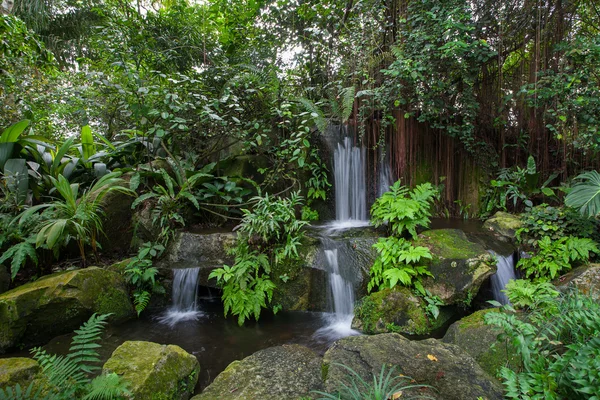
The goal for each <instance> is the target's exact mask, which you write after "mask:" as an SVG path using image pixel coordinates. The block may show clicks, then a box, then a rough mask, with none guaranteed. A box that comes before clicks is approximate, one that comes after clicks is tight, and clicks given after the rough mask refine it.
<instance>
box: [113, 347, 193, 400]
mask: <svg viewBox="0 0 600 400" xmlns="http://www.w3.org/2000/svg"><path fill="white" fill-rule="evenodd" d="M102 371H103V372H105V373H112V372H114V373H116V374H117V375H120V376H121V377H123V379H125V380H126V381H127V382H128V383H129V390H130V391H131V393H132V399H137V400H146V399H169V400H187V399H189V398H190V396H191V394H192V393H193V392H194V386H195V385H196V382H197V381H198V374H199V373H200V364H199V363H198V359H196V357H194V356H193V355H191V354H189V353H187V352H186V351H185V350H183V349H182V348H181V347H179V346H175V345H168V346H165V345H160V344H158V343H152V342H135V341H131V342H125V343H123V344H122V345H120V346H119V347H117V349H116V350H115V351H114V352H113V354H112V356H111V357H110V358H109V359H108V361H106V363H105V364H104V367H103V369H102Z"/></svg>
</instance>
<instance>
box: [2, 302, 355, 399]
mask: <svg viewBox="0 0 600 400" xmlns="http://www.w3.org/2000/svg"><path fill="white" fill-rule="evenodd" d="M200 310H201V312H200V313H199V314H198V315H197V319H196V320H194V319H192V320H186V321H181V322H179V323H176V324H175V325H173V326H171V325H169V324H165V323H160V322H159V318H160V317H162V316H164V315H165V312H166V311H157V312H155V313H153V314H148V315H146V316H142V317H141V318H139V319H135V320H131V321H128V322H126V323H124V324H122V325H119V326H110V327H108V328H107V329H106V332H105V335H104V338H103V340H102V349H101V358H102V362H103V363H104V361H106V360H107V359H108V358H109V357H110V355H111V354H112V352H113V351H114V350H115V349H116V348H117V347H118V346H119V345H121V344H122V343H123V342H125V341H127V340H142V341H149V342H156V343H160V344H176V345H178V346H180V347H181V348H183V349H184V350H186V351H187V352H188V353H190V354H193V355H194V356H196V357H197V358H198V361H199V362H200V368H201V370H200V377H199V380H198V385H197V386H196V393H199V392H200V391H201V390H202V389H203V388H205V387H206V386H207V385H208V384H210V382H212V381H213V380H214V378H215V377H216V376H217V375H218V374H219V373H220V372H221V371H223V370H224V369H225V367H227V365H229V364H230V363H231V362H233V361H235V360H241V359H242V358H244V357H247V356H249V355H251V354H252V353H254V352H256V351H258V350H261V349H265V348H267V347H272V346H278V345H282V344H290V343H296V344H301V345H304V346H307V347H309V348H311V349H313V350H315V351H316V352H318V353H320V354H323V353H324V352H325V351H326V350H327V348H328V347H329V346H330V345H331V344H332V343H333V342H334V341H335V340H337V339H339V338H341V337H345V336H349V335H351V334H356V333H357V332H354V331H352V330H350V329H349V324H348V323H344V322H349V321H341V322H340V321H335V317H334V316H333V315H332V314H327V313H311V312H282V313H279V314H277V315H276V316H273V315H270V314H269V313H267V312H263V314H262V315H261V318H260V321H259V322H252V321H250V322H246V324H244V326H242V327H240V326H238V324H237V322H236V320H235V319H233V318H227V319H225V318H223V309H222V307H221V304H220V300H219V299H214V298H213V299H204V300H202V301H201V302H200ZM346 325H348V326H346ZM71 337H72V335H64V336H60V337H57V338H55V339H53V340H52V341H51V342H50V343H48V344H47V345H46V346H44V348H45V349H46V350H47V351H48V352H50V353H57V354H65V353H66V352H67V351H68V348H69V344H70V341H71ZM17 356H29V355H28V352H27V351H23V352H19V353H16V354H15V353H13V354H6V355H4V357H17Z"/></svg>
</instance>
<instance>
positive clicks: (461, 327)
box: [442, 308, 516, 376]
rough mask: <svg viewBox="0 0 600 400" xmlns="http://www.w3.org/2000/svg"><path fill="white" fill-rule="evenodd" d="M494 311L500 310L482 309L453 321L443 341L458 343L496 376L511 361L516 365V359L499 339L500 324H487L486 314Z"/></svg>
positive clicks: (489, 372)
mask: <svg viewBox="0 0 600 400" xmlns="http://www.w3.org/2000/svg"><path fill="white" fill-rule="evenodd" d="M493 312H500V310H499V309H497V308H490V309H487V310H480V311H477V312H475V313H473V314H471V315H469V316H467V317H465V318H462V319H461V320H459V321H457V322H455V323H453V324H452V325H450V328H448V331H447V332H446V335H445V336H444V338H443V339H442V341H443V342H445V343H452V344H455V345H457V346H458V347H460V348H461V349H463V350H464V351H466V352H467V353H468V354H469V355H471V357H473V358H474V359H475V360H476V361H477V363H478V364H479V365H480V366H481V368H483V370H484V371H486V372H487V373H488V374H490V375H492V376H496V374H497V371H498V369H499V368H500V367H502V366H507V365H510V364H511V363H515V366H516V359H514V357H513V355H512V354H508V353H507V349H506V346H504V345H503V344H502V343H501V342H499V341H498V335H499V334H501V333H502V332H503V330H502V329H501V328H500V327H498V326H495V325H486V324H485V319H484V318H485V315H486V314H488V313H493Z"/></svg>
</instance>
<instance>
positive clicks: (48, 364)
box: [0, 314, 130, 400]
mask: <svg viewBox="0 0 600 400" xmlns="http://www.w3.org/2000/svg"><path fill="white" fill-rule="evenodd" d="M109 316H110V314H105V315H96V314H94V315H92V316H91V317H90V319H89V320H88V321H87V322H85V323H84V324H83V325H82V326H81V327H80V328H79V329H78V330H76V331H75V336H73V339H71V347H70V348H69V353H68V354H67V355H65V356H61V355H54V354H48V353H47V352H46V351H45V350H43V349H42V348H40V347H36V348H33V349H32V350H31V353H32V355H33V358H34V359H35V360H37V361H38V362H39V364H40V366H41V368H42V374H41V375H42V376H43V377H44V378H45V379H43V380H42V379H40V380H37V381H34V382H32V383H31V385H30V386H29V387H28V388H27V389H22V388H20V387H17V388H14V389H13V388H6V389H0V399H25V398H27V399H29V398H31V399H53V400H61V399H73V398H80V399H86V400H93V399H96V400H111V399H120V398H123V397H124V396H126V395H128V394H130V393H129V391H128V390H127V384H126V383H125V382H123V380H122V379H121V378H120V377H119V376H118V375H117V374H114V373H112V374H101V375H99V376H97V377H95V378H93V379H91V378H90V374H92V373H93V371H96V370H98V369H99V368H100V367H99V366H97V365H95V364H97V363H98V362H100V357H99V354H98V350H97V349H98V348H100V347H101V346H100V345H99V344H98V343H97V342H98V341H99V340H100V338H101V335H102V333H103V329H104V326H105V325H106V322H107V321H106V320H107V319H108V317H109ZM19 392H25V393H29V394H27V395H26V396H25V397H23V396H21V397H19V395H17V394H16V393H19ZM29 396H31V397H29Z"/></svg>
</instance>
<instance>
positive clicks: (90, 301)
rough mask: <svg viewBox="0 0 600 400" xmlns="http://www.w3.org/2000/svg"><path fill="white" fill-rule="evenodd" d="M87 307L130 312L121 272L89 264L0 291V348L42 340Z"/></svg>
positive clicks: (117, 315)
mask: <svg viewBox="0 0 600 400" xmlns="http://www.w3.org/2000/svg"><path fill="white" fill-rule="evenodd" d="M93 313H98V314H108V313H112V314H113V315H112V317H111V320H112V321H123V320H126V319H128V318H131V317H133V316H135V311H134V309H133V306H132V304H131V300H130V299H129V295H128V292H127V287H126V285H125V281H124V280H123V278H122V276H121V275H119V274H117V273H115V272H112V271H107V270H105V269H102V268H97V267H89V268H85V269H79V270H74V271H65V272H59V273H55V274H52V275H48V276H46V277H44V278H41V279H39V280H37V281H35V282H32V283H28V284H25V285H23V286H19V287H17V288H14V289H12V290H9V291H8V292H6V293H3V294H1V295H0V352H5V351H6V350H8V349H11V348H14V347H16V346H19V345H25V346H29V345H36V344H42V343H45V342H46V341H48V340H49V339H51V338H52V337H54V336H57V335H61V334H64V333H68V332H71V331H73V330H74V329H76V328H78V327H79V326H80V325H81V324H82V323H83V322H85V321H86V320H87V319H88V318H89V317H90V316H91V315H92V314H93Z"/></svg>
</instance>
